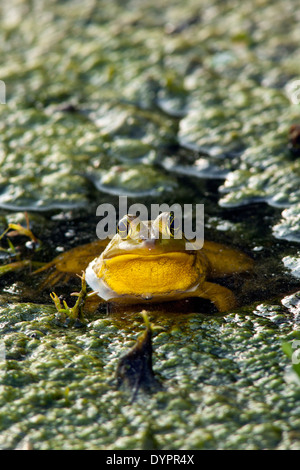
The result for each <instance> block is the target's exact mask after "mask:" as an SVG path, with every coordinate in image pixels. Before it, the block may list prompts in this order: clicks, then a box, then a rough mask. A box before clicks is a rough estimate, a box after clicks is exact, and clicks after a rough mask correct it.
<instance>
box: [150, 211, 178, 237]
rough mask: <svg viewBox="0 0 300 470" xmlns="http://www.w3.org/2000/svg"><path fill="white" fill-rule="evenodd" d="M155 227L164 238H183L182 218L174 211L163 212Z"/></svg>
mask: <svg viewBox="0 0 300 470" xmlns="http://www.w3.org/2000/svg"><path fill="white" fill-rule="evenodd" d="M154 227H155V229H156V230H159V232H160V233H161V235H162V237H163V238H181V233H182V232H181V219H180V218H178V217H176V216H175V214H174V212H163V213H162V214H160V215H159V216H158V217H157V219H156V220H155V223H154Z"/></svg>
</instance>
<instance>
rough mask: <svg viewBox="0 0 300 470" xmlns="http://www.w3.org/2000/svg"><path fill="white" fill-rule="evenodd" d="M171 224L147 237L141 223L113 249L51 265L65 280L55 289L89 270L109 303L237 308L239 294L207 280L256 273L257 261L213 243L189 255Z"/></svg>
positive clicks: (91, 248) (155, 226)
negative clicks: (195, 302) (180, 302)
mask: <svg viewBox="0 0 300 470" xmlns="http://www.w3.org/2000/svg"><path fill="white" fill-rule="evenodd" d="M126 220H128V219H126ZM165 220H166V219H164V218H163V217H161V216H160V217H159V218H158V219H156V220H155V221H153V222H151V221H150V222H147V227H148V229H149V232H148V237H144V236H141V222H140V221H139V220H138V219H136V218H135V219H134V220H131V223H130V233H128V236H127V237H124V235H122V234H120V233H118V234H116V235H115V236H114V237H113V239H112V240H111V241H110V243H109V244H108V245H107V244H106V245H107V246H106V245H105V242H103V241H100V240H98V241H96V242H94V243H90V244H88V245H84V246H81V247H79V248H74V249H73V250H70V251H69V252H67V253H64V254H62V255H60V256H58V257H57V258H55V259H54V260H53V262H52V263H50V264H51V265H55V267H56V270H57V271H58V272H59V273H60V274H57V271H56V274H54V275H53V277H52V280H51V278H50V282H51V281H52V284H53V283H55V282H56V281H57V280H58V277H60V276H61V275H62V274H63V273H66V274H67V273H68V274H69V273H80V272H81V271H82V270H84V269H86V280H87V283H88V284H89V285H90V287H91V288H92V289H93V290H94V291H95V292H97V293H98V294H99V296H100V297H101V298H102V299H103V300H105V301H107V302H114V303H123V304H131V303H143V302H146V303H147V302H162V301H171V300H177V299H183V298H189V297H202V298H205V299H209V300H211V301H212V302H213V303H214V304H215V305H216V307H217V308H218V310H219V311H226V310H229V309H231V308H233V307H234V306H235V305H236V299H235V295H234V294H233V292H232V291H230V290H229V289H227V288H226V287H223V286H220V285H218V284H214V283H212V282H208V280H207V279H211V278H216V277H218V278H219V277H222V276H225V275H230V274H236V273H240V272H243V271H248V270H251V269H252V265H253V262H252V260H251V259H250V258H249V257H248V256H246V255H245V254H243V253H241V252H239V251H237V250H235V249H232V248H228V247H225V246H223V245H221V244H219V243H214V242H208V241H205V242H204V245H203V247H202V248H201V249H195V250H186V239H185V238H184V235H183V234H182V237H181V238H174V237H172V236H170V237H169V238H168V237H167V238H165V236H166V226H165V225H166V224H165V222H164V221H165ZM142 224H145V223H144V222H142ZM154 235H155V236H154ZM105 246H106V247H105ZM104 247H105V249H104ZM103 249H104V251H103ZM101 251H102V253H101V254H100V256H99V252H101ZM96 255H98V257H96V258H95V256H96ZM50 264H49V266H50Z"/></svg>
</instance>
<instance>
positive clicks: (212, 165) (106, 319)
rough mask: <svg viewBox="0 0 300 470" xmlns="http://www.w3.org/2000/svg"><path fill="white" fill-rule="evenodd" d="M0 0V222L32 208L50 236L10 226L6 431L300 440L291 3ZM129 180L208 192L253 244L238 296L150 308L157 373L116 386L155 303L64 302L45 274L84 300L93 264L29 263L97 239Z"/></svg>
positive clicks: (0, 322)
mask: <svg viewBox="0 0 300 470" xmlns="http://www.w3.org/2000/svg"><path fill="white" fill-rule="evenodd" d="M2 3H3V2H2ZM0 8H1V28H0V41H1V51H2V53H1V59H0V60H1V67H0V80H2V82H1V83H4V84H5V92H6V99H5V100H2V101H5V103H3V104H0V115H1V119H0V128H1V139H0V168H1V171H0V233H4V232H5V230H6V229H7V227H8V225H9V224H14V225H13V227H16V224H21V225H22V226H23V227H25V228H26V227H27V225H26V223H27V222H28V223H29V226H30V229H31V231H32V233H33V234H34V235H35V236H36V237H37V239H38V240H39V243H38V244H36V243H35V242H34V240H32V239H30V237H29V238H28V236H27V237H26V236H25V235H28V233H29V232H26V231H25V232H24V231H23V234H22V233H20V232H19V234H17V235H16V236H11V237H7V236H6V235H5V236H3V237H2V238H1V250H0V261H1V266H0V274H1V277H0V335H1V336H0V448H1V449H16V448H30V449H36V450H40V449H41V450H48V449H51V450H58V449H99V450H103V449H112V450H117V449H164V450H165V449H178V450H179V449H250V450H255V449H295V450H299V449H300V405H299V398H300V378H299V376H300V366H299V363H300V354H299V347H300V342H299V340H300V332H299V330H300V327H299V322H300V290H299V289H300V287H299V285H300V281H299V278H300V245H299V242H300V158H299V157H300V128H298V127H297V126H299V125H300V94H299V90H298V88H297V86H298V85H299V83H298V85H297V80H300V65H299V64H300V49H299V43H300V22H299V15H298V17H297V14H296V11H297V3H296V2H295V1H293V0H288V1H283V0H276V1H270V0H256V1H250V0H249V1H245V2H236V1H229V2H221V1H213V2H208V1H196V0H187V1H185V2H180V1H173V2H171V1H169V0H161V1H160V2H158V1H156V0H152V1H151V2H150V1H148V0H145V1H143V2H142V1H138V0H131V1H130V0H128V1H122V2H121V1H117V0H112V1H110V2H105V1H102V0H98V1H95V0H87V1H85V2H84V3H82V2H79V1H76V0H75V1H72V2H71V1H64V2H62V1H59V0H56V1H55V0H54V1H52V2H46V1H43V0H42V1H40V2H32V1H29V0H28V1H27V0H23V1H21V0H12V1H11V2H9V4H4V3H3V4H2V5H1V7H0ZM299 88H300V87H299ZM121 195H127V196H128V202H130V204H132V203H136V202H138V203H143V204H145V205H146V206H147V207H149V208H150V205H151V204H152V203H160V204H161V203H167V204H172V203H174V202H177V203H179V204H181V205H182V204H186V203H189V204H204V208H205V237H206V238H207V239H210V240H213V241H217V242H221V243H224V244H228V245H230V246H233V247H236V248H238V249H240V250H241V251H243V252H245V253H247V254H248V255H250V256H251V257H252V258H253V259H254V261H255V268H254V272H253V273H252V274H251V275H248V274H247V275H244V276H240V277H238V278H234V279H228V280H220V283H222V282H223V283H224V285H226V286H227V287H229V288H230V289H232V290H233V291H234V292H235V294H236V296H237V298H238V300H239V304H240V307H238V308H236V309H233V310H232V311H228V312H226V313H222V314H220V313H217V312H216V311H215V310H214V309H213V308H212V306H211V305H210V304H209V302H205V301H203V302H192V301H189V302H180V303H179V302H178V303H176V302H174V303H170V304H168V305H167V306H164V305H162V304H160V305H157V306H153V307H152V308H151V309H150V310H149V311H148V313H147V314H148V318H149V320H150V322H151V324H152V325H153V326H154V327H157V328H154V331H153V335H152V341H151V345H150V346H151V348H152V350H151V353H152V372H153V374H154V375H153V377H154V379H155V380H154V379H153V380H154V382H153V383H155V385H156V386H154V387H150V388H149V387H148V388H147V387H143V386H141V387H139V388H138V389H137V388H136V389H134V387H131V385H130V381H128V380H127V382H126V381H124V383H122V384H121V386H118V385H119V384H118V373H117V372H118V370H119V368H120V361H121V359H122V358H124V357H126V355H128V352H130V351H132V348H134V347H135V346H136V345H137V344H138V342H139V341H141V338H142V337H143V334H144V332H145V329H146V325H145V322H144V319H143V317H142V316H141V310H139V309H138V308H135V309H133V308H130V307H127V308H125V309H124V311H122V312H109V313H108V312H107V310H106V309H105V308H104V307H103V306H100V308H99V309H98V311H97V312H95V313H93V314H86V317H85V319H84V321H81V322H72V321H62V319H61V318H60V316H59V315H58V313H57V310H56V308H55V306H54V304H53V302H52V301H51V298H50V295H49V294H50V293H51V292H52V291H53V290H54V291H55V292H56V293H57V295H59V296H60V298H61V299H64V300H66V301H67V303H68V304H71V301H72V297H71V296H70V294H71V293H72V292H74V291H78V290H79V289H80V281H79V280H78V279H71V280H69V281H68V282H67V283H63V282H60V283H58V284H57V285H55V286H49V285H48V286H47V281H46V283H44V286H43V288H41V282H42V281H45V279H46V274H45V275H44V273H41V274H40V275H39V276H34V275H33V274H32V272H33V271H34V269H35V268H36V267H39V266H41V265H42V263H44V262H48V261H50V260H51V259H52V258H54V257H55V256H57V255H58V254H60V253H62V252H64V251H67V250H68V249H70V248H73V247H76V246H79V245H81V244H83V243H87V242H90V241H92V240H95V239H96V225H97V222H98V221H99V218H98V217H97V216H96V209H97V207H98V206H99V204H102V203H110V204H113V205H114V206H115V207H116V208H117V206H118V197H119V196H121ZM14 235H15V234H14ZM12 263H19V264H17V265H16V264H14V267H15V268H17V267H18V268H19V269H11V270H9V269H8V268H7V265H12ZM148 346H149V345H148ZM150 346H149V347H150ZM148 354H150V353H149V351H148ZM141 385H143V384H141Z"/></svg>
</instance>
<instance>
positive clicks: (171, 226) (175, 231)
mask: <svg viewBox="0 0 300 470" xmlns="http://www.w3.org/2000/svg"><path fill="white" fill-rule="evenodd" d="M167 228H168V231H169V233H170V236H171V237H172V238H176V235H179V234H180V233H181V224H180V220H179V219H178V217H175V214H174V212H170V214H169V220H168V223H167Z"/></svg>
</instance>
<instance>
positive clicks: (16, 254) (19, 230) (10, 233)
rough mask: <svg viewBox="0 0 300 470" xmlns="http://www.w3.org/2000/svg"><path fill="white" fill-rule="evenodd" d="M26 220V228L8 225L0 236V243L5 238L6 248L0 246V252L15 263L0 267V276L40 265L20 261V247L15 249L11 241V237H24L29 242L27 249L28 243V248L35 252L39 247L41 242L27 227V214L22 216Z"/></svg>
mask: <svg viewBox="0 0 300 470" xmlns="http://www.w3.org/2000/svg"><path fill="white" fill-rule="evenodd" d="M24 216H25V220H26V227H23V225H21V224H19V223H9V224H8V226H7V228H6V229H5V230H4V232H2V234H0V241H1V240H2V239H3V238H4V237H5V236H6V241H7V244H8V247H6V248H4V247H2V246H0V251H2V252H4V253H6V254H7V255H8V256H9V257H13V258H14V259H15V260H16V261H14V262H12V263H8V264H5V265H3V266H0V276H1V275H3V274H5V273H7V272H11V271H16V270H18V269H22V268H25V267H27V266H31V265H32V264H38V265H39V264H40V263H32V261H31V260H29V259H22V256H21V250H20V247H16V246H15V245H14V244H13V242H12V241H11V239H10V238H11V237H15V236H20V235H21V236H25V237H27V238H29V242H27V243H26V246H27V247H28V243H30V248H31V249H32V250H33V251H34V252H35V251H36V250H38V249H39V248H40V247H41V241H40V240H39V239H38V238H37V237H36V236H35V235H34V233H33V232H32V230H31V229H30V226H29V217H28V214H27V212H25V214H24Z"/></svg>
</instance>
